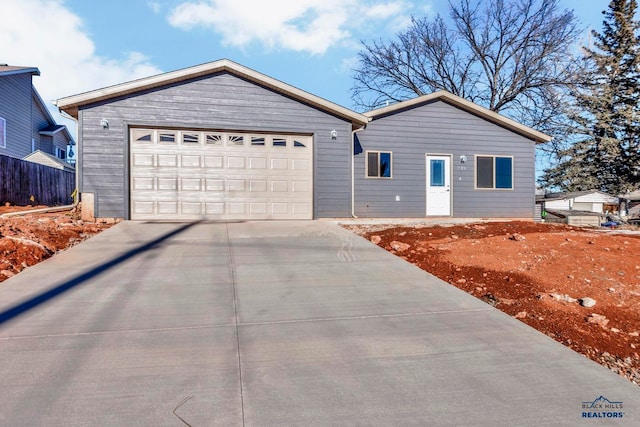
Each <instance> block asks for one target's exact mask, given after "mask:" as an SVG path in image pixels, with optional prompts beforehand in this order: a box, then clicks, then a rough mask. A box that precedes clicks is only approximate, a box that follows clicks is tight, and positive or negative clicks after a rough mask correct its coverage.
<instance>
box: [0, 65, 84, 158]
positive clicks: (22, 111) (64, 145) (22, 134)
mask: <svg viewBox="0 0 640 427" xmlns="http://www.w3.org/2000/svg"><path fill="white" fill-rule="evenodd" d="M39 75H40V71H39V70H38V69H37V68H35V67H17V66H9V65H6V64H2V65H0V154H3V155H7V156H11V157H17V158H24V157H25V156H27V155H29V154H30V153H32V152H34V151H37V150H41V151H42V152H44V153H47V154H50V155H53V156H55V157H57V158H59V159H62V160H66V159H67V149H68V146H70V145H73V144H74V141H73V138H72V136H71V134H70V133H69V131H68V129H67V127H66V126H64V125H58V124H57V123H56V121H55V120H54V118H53V116H52V115H51V113H50V112H49V110H48V109H47V107H46V105H45V103H44V101H43V100H42V98H41V97H40V95H39V94H38V91H37V90H36V88H35V87H34V86H33V84H32V78H33V76H39Z"/></svg>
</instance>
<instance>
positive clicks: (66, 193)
mask: <svg viewBox="0 0 640 427" xmlns="http://www.w3.org/2000/svg"><path fill="white" fill-rule="evenodd" d="M75 181H76V180H75V174H74V173H73V172H67V171H64V170H61V169H55V168H52V167H49V166H44V165H41V164H38V163H33V162H27V161H26V160H20V159H15V158H13V157H8V156H3V155H0V203H2V204H3V205H4V204H5V203H6V202H9V203H11V204H12V205H19V206H26V205H34V206H35V205H46V206H60V205H68V204H71V203H73V198H72V196H71V194H72V193H73V191H74V189H75V188H76V182H75Z"/></svg>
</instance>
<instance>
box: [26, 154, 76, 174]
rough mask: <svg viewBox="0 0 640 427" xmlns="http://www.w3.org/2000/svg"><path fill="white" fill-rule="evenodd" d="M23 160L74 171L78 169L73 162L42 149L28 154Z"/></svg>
mask: <svg viewBox="0 0 640 427" xmlns="http://www.w3.org/2000/svg"><path fill="white" fill-rule="evenodd" d="M22 160H26V161H28V162H33V163H39V164H41V165H45V166H49V167H52V168H56V169H62V170H65V171H67V172H74V171H75V170H76V168H75V166H74V165H72V164H71V163H67V162H65V161H64V160H62V159H59V158H57V157H56V156H54V155H51V154H49V153H45V152H44V151H41V150H36V151H34V152H33V153H30V154H27V155H26V156H24V157H23V158H22Z"/></svg>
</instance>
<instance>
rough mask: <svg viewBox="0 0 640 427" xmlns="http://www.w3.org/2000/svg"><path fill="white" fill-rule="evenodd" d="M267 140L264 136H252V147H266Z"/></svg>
mask: <svg viewBox="0 0 640 427" xmlns="http://www.w3.org/2000/svg"><path fill="white" fill-rule="evenodd" d="M264 144H265V140H264V137H262V136H252V137H251V146H252V147H256V146H257V147H264Z"/></svg>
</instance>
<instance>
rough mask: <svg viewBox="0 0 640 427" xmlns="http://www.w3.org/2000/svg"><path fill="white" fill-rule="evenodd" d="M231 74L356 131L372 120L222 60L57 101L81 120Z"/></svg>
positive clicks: (59, 106) (64, 109)
mask: <svg viewBox="0 0 640 427" xmlns="http://www.w3.org/2000/svg"><path fill="white" fill-rule="evenodd" d="M219 72H228V73H230V74H233V75H235V76H238V77H241V78H244V79H246V80H249V81H251V82H254V83H256V84H258V85H261V86H264V87H267V88H269V89H271V90H273V91H275V92H277V93H281V94H283V95H285V96H288V97H291V98H293V99H295V100H297V101H300V102H302V103H305V104H308V105H311V106H313V107H315V108H317V109H319V110H322V111H325V112H327V113H329V114H332V115H334V116H337V117H340V118H342V119H344V120H347V121H350V122H351V123H352V127H353V128H354V129H356V128H359V127H362V126H364V125H365V124H366V123H367V122H368V121H369V119H368V118H367V117H366V116H364V115H362V114H360V113H356V112H355V111H352V110H350V109H348V108H345V107H342V106H340V105H338V104H334V103H332V102H330V101H327V100H326V99H324V98H320V97H319V96H316V95H313V94H311V93H309V92H305V91H303V90H301V89H298V88H296V87H294V86H291V85H288V84H286V83H283V82H281V81H280V80H276V79H274V78H272V77H269V76H267V75H265V74H262V73H259V72H257V71H254V70H252V69H250V68H247V67H245V66H242V65H240V64H237V63H235V62H233V61H230V60H228V59H221V60H218V61H214V62H208V63H206V64H200V65H196V66H194V67H189V68H183V69H180V70H176V71H171V72H168V73H163V74H158V75H155V76H151V77H145V78H142V79H138V80H133V81H130V82H126V83H121V84H117V85H114V86H108V87H105V88H102V89H98V90H94V91H91V92H85V93H81V94H78V95H73V96H68V97H66V98H61V99H59V100H58V101H57V102H56V105H57V106H58V108H59V109H60V110H62V111H64V112H66V113H67V114H69V115H71V116H73V117H75V118H76V119H77V118H78V108H79V107H81V106H83V105H88V104H92V103H95V102H99V101H106V100H109V99H112V98H115V97H120V96H124V95H131V94H135V93H137V92H141V91H144V90H148V89H152V88H157V87H161V86H165V85H168V84H172V83H178V82H182V81H185V80H189V79H193V78H196V77H200V76H206V75H209V74H214V73H219Z"/></svg>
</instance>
